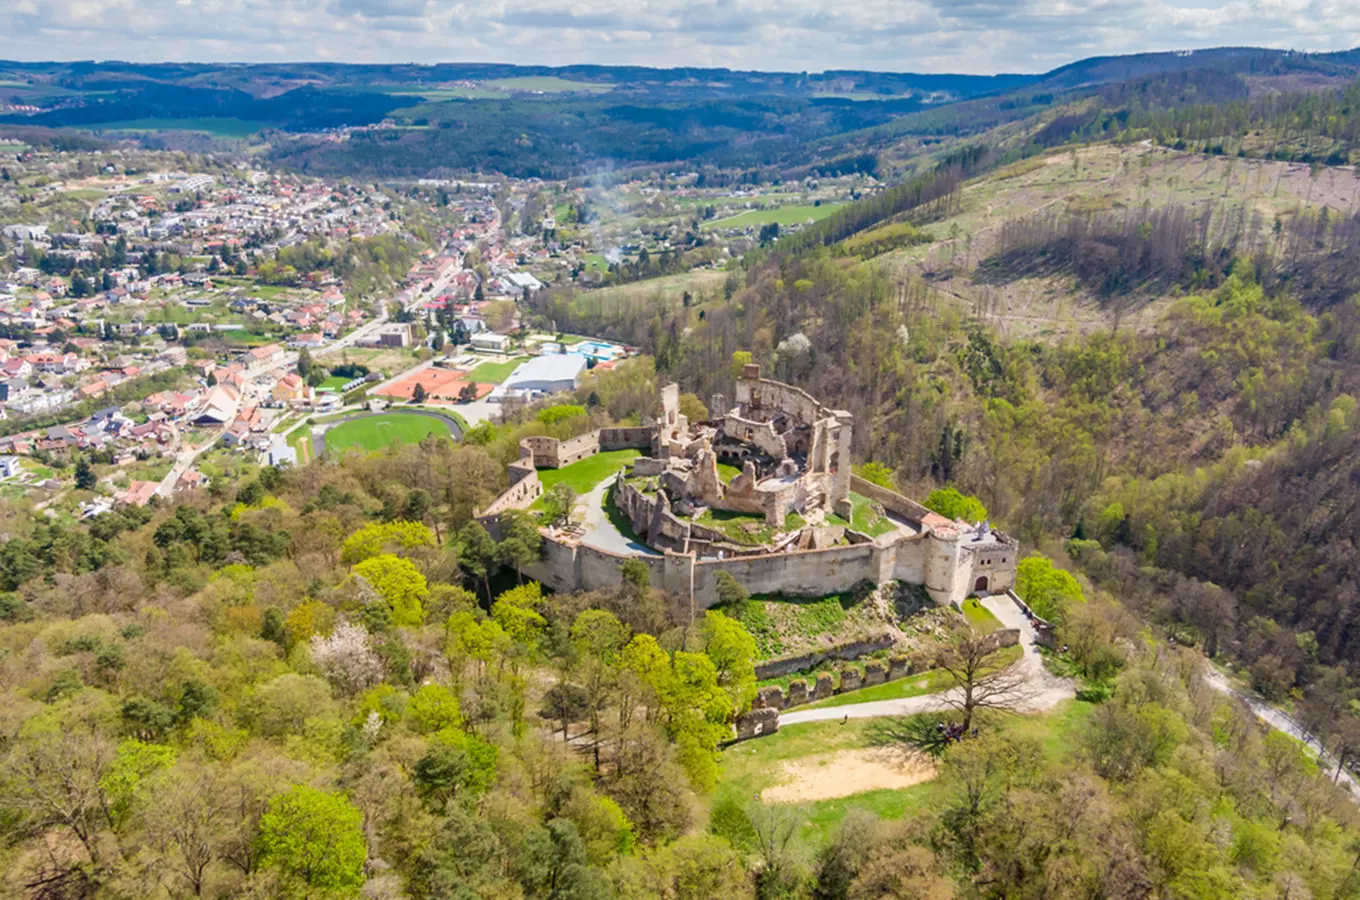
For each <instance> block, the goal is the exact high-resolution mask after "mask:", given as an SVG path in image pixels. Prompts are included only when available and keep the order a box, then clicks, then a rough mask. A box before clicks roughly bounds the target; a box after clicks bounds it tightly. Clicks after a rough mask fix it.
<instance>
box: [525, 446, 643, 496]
mask: <svg viewBox="0 0 1360 900" xmlns="http://www.w3.org/2000/svg"><path fill="white" fill-rule="evenodd" d="M639 456H642V454H641V453H639V452H638V451H637V450H606V451H604V452H603V453H596V454H595V455H594V456H591V457H587V458H586V459H583V460H581V461H580V462H574V463H572V464H571V465H569V466H563V467H562V468H560V469H539V470H538V480H539V481H540V482H542V484H543V493H545V494H546V493H547V492H548V491H550V490H552V487H553V485H555V484H566V485H567V487H569V488H571V489H572V490H573V491H575V492H576V493H578V494H585V493H588V492H589V491H590V490H591V489H592V488H594V487H595V486H596V485H597V484H599V483H600V482H601V481H604V480H605V479H606V478H608V477H609V476H610V475H613V474H614V473H615V472H618V471H619V470H621V469H622V468H623V467H624V466H626V465H628V464H629V463H630V462H632V461H633V460H635V459H637V458H638V457H639Z"/></svg>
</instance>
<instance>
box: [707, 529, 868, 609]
mask: <svg viewBox="0 0 1360 900" xmlns="http://www.w3.org/2000/svg"><path fill="white" fill-rule="evenodd" d="M885 554H887V555H889V556H890V555H891V554H892V548H891V547H880V546H878V545H876V544H857V545H854V546H850V547H829V548H827V549H825V550H804V551H801V552H791V553H773V554H768V555H764V556H745V557H740V558H735V559H704V560H698V561H696V562H695V564H694V602H695V603H696V604H697V605H699V606H702V607H709V606H712V605H713V604H714V603H716V602H718V581H717V579H718V572H719V571H726V572H730V573H731V574H732V577H733V578H735V579H737V581H739V582H741V584H742V586H743V587H745V588H746V590H748V591H749V592H751V593H752V594H788V595H790V596H802V597H825V596H826V595H828V594H837V593H840V592H842V591H848V590H850V588H852V587H854V586H855V585H856V584H857V583H859V582H861V581H864V580H866V579H868V580H870V581H873V582H875V583H879V582H882V581H888V580H890V578H891V576H889V577H882V576H883V572H884V563H885V558H884V557H885ZM891 570H892V567H891V564H889V565H888V571H889V572H891Z"/></svg>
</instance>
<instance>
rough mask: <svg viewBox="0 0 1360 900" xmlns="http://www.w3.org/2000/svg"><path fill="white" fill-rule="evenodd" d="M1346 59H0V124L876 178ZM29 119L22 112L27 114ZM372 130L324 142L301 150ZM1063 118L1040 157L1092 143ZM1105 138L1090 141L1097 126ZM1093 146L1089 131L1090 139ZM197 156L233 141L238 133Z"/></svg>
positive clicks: (464, 165)
mask: <svg viewBox="0 0 1360 900" xmlns="http://www.w3.org/2000/svg"><path fill="white" fill-rule="evenodd" d="M1358 75H1360V50H1349V51H1343V52H1339V53H1295V52H1290V51H1281V50H1268V49H1261V48H1252V47H1223V48H1216V49H1210V50H1196V51H1180V52H1157V53H1140V54H1132V55H1128V56H1106V57H1093V58H1090V59H1085V60H1080V61H1078V62H1075V63H1071V64H1070V65H1066V66H1062V67H1060V68H1057V69H1054V70H1053V71H1051V72H1047V73H1043V74H1006V75H996V76H975V75H957V74H935V75H929V74H919V73H904V72H873V71H866V70H851V69H846V70H830V71H826V72H820V73H804V72H760V71H744V70H735V69H718V68H687V67H686V68H671V69H654V68H647V67H642V66H592V65H578V66H555V67H554V66H516V65H502V64H486V63H440V64H436V65H350V64H343V63H287V64H215V63H164V64H144V63H127V62H97V63H96V62H46V63H19V62H3V61H0V104H3V103H9V104H12V105H15V106H23V107H28V109H26V110H24V111H23V112H22V113H19V112H16V113H13V114H10V115H0V126H4V125H10V126H19V125H23V126H30V127H45V128H75V129H81V130H84V131H88V132H93V133H95V134H96V135H99V136H102V137H105V138H112V139H115V140H130V139H137V140H147V139H148V138H146V137H145V136H137V137H135V138H134V137H133V136H131V135H130V134H129V133H128V132H126V131H124V130H122V126H123V125H124V123H127V122H138V123H154V126H155V128H154V129H153V130H159V131H162V132H172V131H177V130H200V131H201V130H202V127H203V123H204V122H205V121H206V122H209V123H210V122H211V120H213V119H224V120H230V121H231V122H233V123H239V122H247V123H258V127H260V128H261V129H262V130H263V131H264V132H265V134H264V136H263V137H262V138H261V139H259V140H257V141H256V142H257V143H259V142H260V141H263V142H266V143H268V144H269V145H270V151H271V152H272V154H273V157H274V159H275V160H276V161H277V162H280V163H282V164H284V165H290V166H297V167H298V168H300V169H305V170H306V171H309V172H313V173H316V174H331V175H346V174H359V173H363V174H371V175H378V176H419V175H425V174H432V173H436V172H438V173H448V172H455V171H497V172H502V173H504V174H508V175H517V176H539V177H549V178H555V177H567V176H571V175H577V174H581V173H583V172H588V171H591V170H593V169H595V168H598V167H599V166H601V165H604V166H608V167H611V168H617V167H629V166H637V165H643V166H650V165H667V164H675V163H684V164H687V165H692V166H701V167H717V168H728V169H730V168H743V169H751V168H755V169H763V170H768V171H769V172H770V173H771V174H774V173H782V174H786V175H788V176H791V177H799V176H801V175H802V174H815V173H817V172H847V171H861V172H873V173H879V172H881V171H882V172H895V171H899V170H901V169H902V168H903V162H904V161H905V162H907V163H908V165H907V166H906V168H911V167H912V165H914V164H913V163H911V160H913V159H919V158H920V156H921V154H922V153H923V152H925V151H926V148H927V147H938V145H939V143H940V142H942V141H946V142H947V141H951V140H958V139H963V138H967V137H969V136H971V135H980V134H982V133H984V132H987V131H988V130H990V129H994V128H997V127H1001V126H1006V125H1008V124H1010V123H1020V122H1025V121H1030V120H1031V119H1033V118H1034V117H1036V116H1040V115H1042V114H1043V113H1044V112H1045V111H1046V110H1049V109H1051V108H1053V107H1058V106H1062V105H1064V104H1071V103H1073V102H1074V101H1080V100H1081V99H1082V98H1087V97H1092V96H1096V95H1097V94H1099V95H1100V97H1101V99H1100V106H1101V107H1102V108H1107V109H1112V110H1118V109H1121V108H1126V107H1130V106H1138V107H1140V108H1143V109H1150V108H1175V107H1178V106H1184V105H1186V104H1190V103H1204V102H1212V103H1222V102H1228V101H1235V100H1243V99H1246V98H1248V97H1254V96H1259V95H1262V94H1272V93H1285V92H1297V91H1301V90H1317V89H1322V88H1329V87H1339V86H1341V85H1343V84H1345V83H1347V82H1349V81H1352V80H1354V79H1355V78H1356V77H1357V76H1358ZM34 107H36V109H37V111H36V112H34V111H32V108H34ZM384 121H390V122H392V123H393V124H395V125H397V126H399V127H398V129H397V130H396V131H389V132H386V133H381V132H378V131H369V132H365V131H360V132H356V133H355V135H354V138H355V139H353V140H351V141H347V142H343V143H340V144H337V143H334V142H318V141H317V140H316V139H315V138H311V137H309V135H310V134H313V133H316V132H319V131H323V130H327V129H334V128H345V127H349V128H355V127H363V126H373V125H378V124H379V123H382V122H384ZM1094 127H1095V126H1093V124H1092V122H1091V121H1090V120H1089V117H1088V118H1082V117H1081V116H1078V117H1076V118H1073V117H1072V116H1071V115H1065V116H1064V117H1062V121H1060V122H1059V123H1058V125H1057V126H1055V127H1054V128H1051V129H1049V131H1048V132H1046V133H1045V135H1044V136H1043V138H1042V141H1041V142H1042V143H1045V144H1049V145H1051V143H1053V142H1055V141H1058V142H1061V141H1063V140H1067V139H1069V138H1070V137H1072V136H1076V135H1082V134H1091V133H1093V128H1094ZM1102 127H1106V126H1102ZM1107 130H1108V127H1107ZM209 131H210V134H211V136H205V137H204V139H205V140H216V141H219V142H220V141H229V140H241V139H242V132H241V129H240V128H239V126H238V127H233V128H224V129H220V130H217V131H216V132H212V130H211V129H210V130H209Z"/></svg>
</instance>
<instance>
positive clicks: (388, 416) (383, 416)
mask: <svg viewBox="0 0 1360 900" xmlns="http://www.w3.org/2000/svg"><path fill="white" fill-rule="evenodd" d="M431 434H438V435H442V436H445V437H452V432H451V431H450V430H449V425H448V423H447V422H445V421H444V420H442V419H436V418H434V417H433V416H421V415H413V414H411V413H380V414H378V415H376V416H364V417H363V418H361V419H352V420H350V421H348V422H342V423H340V424H339V425H337V426H335V427H334V428H332V429H331V430H330V431H328V432H326V448H327V449H328V450H330V451H332V452H334V453H343V452H344V451H345V450H348V449H350V448H351V447H359V448H361V449H364V450H381V449H382V448H384V447H389V446H391V445H392V444H399V443H400V444H416V443H419V442H420V441H421V440H422V439H423V438H425V437H426V436H428V435H431Z"/></svg>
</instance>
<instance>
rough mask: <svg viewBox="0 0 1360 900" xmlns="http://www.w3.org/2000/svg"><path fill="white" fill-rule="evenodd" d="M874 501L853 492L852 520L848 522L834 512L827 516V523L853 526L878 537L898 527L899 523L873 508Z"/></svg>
mask: <svg viewBox="0 0 1360 900" xmlns="http://www.w3.org/2000/svg"><path fill="white" fill-rule="evenodd" d="M873 502H874V501H873V500H871V499H869V498H868V497H866V496H864V495H863V494H856V493H854V492H851V494H850V506H851V512H850V521H848V522H847V521H846V520H845V519H842V518H841V517H840V516H838V515H835V514H834V513H833V514H832V515H829V516H827V517H826V521H827V524H829V525H844V526H846V527H848V528H853V529H854V530H855V531H858V532H860V533H862V534H867V535H869V537H878V536H879V535H881V534H887V533H889V532H891V531H895V530H896V529H897V524H896V523H895V522H893V521H892V519H889V518H888V517H887V516H880V515H878V514H876V513H875V512H874V509H873Z"/></svg>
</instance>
